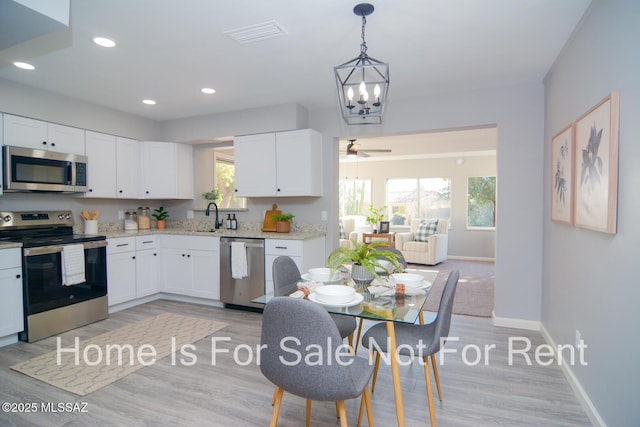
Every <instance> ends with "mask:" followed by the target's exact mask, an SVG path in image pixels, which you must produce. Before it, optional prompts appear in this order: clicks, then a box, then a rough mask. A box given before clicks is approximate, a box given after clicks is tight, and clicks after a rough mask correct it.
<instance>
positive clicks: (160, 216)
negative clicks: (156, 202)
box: [151, 206, 169, 230]
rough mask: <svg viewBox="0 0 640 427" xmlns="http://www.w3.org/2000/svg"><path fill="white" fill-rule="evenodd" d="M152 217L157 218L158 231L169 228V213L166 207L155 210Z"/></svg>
mask: <svg viewBox="0 0 640 427" xmlns="http://www.w3.org/2000/svg"><path fill="white" fill-rule="evenodd" d="M151 216H152V217H154V218H155V220H156V227H157V228H158V230H162V229H164V228H166V227H167V223H166V219H167V217H168V216H169V212H167V211H166V210H165V209H164V207H162V206H160V207H159V208H158V209H154V210H153V213H152V214H151Z"/></svg>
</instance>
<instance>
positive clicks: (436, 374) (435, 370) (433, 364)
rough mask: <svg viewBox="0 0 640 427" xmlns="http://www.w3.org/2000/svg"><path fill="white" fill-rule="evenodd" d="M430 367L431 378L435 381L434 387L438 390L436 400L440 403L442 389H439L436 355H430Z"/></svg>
mask: <svg viewBox="0 0 640 427" xmlns="http://www.w3.org/2000/svg"><path fill="white" fill-rule="evenodd" d="M431 367H432V368H433V376H434V377H435V379H436V387H437V388H438V399H440V402H442V389H440V375H438V364H437V363H436V355H435V354H432V355H431Z"/></svg>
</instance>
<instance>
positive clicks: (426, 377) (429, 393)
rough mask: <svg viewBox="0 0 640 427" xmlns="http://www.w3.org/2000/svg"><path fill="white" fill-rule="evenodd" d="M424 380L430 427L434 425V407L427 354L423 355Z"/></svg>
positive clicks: (434, 426)
mask: <svg viewBox="0 0 640 427" xmlns="http://www.w3.org/2000/svg"><path fill="white" fill-rule="evenodd" d="M422 360H424V381H425V382H426V383H427V400H428V401H429V419H430V421H431V427H436V408H435V406H434V404H433V390H432V389H431V375H430V374H429V356H424V357H423V358H422Z"/></svg>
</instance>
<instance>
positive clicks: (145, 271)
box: [107, 235, 160, 306]
mask: <svg viewBox="0 0 640 427" xmlns="http://www.w3.org/2000/svg"><path fill="white" fill-rule="evenodd" d="M158 240H159V239H158V236H155V235H148V236H147V235H145V236H135V237H134V236H131V237H116V238H112V239H108V243H109V244H108V246H107V290H108V295H109V305H110V306H112V305H115V304H120V303H123V302H127V301H131V300H133V299H136V298H142V297H145V296H148V295H152V294H155V293H157V292H159V291H160V277H159V272H158V270H159V264H160V257H159V244H158Z"/></svg>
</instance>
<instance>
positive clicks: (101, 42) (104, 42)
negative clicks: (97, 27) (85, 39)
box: [93, 37, 116, 47]
mask: <svg viewBox="0 0 640 427" xmlns="http://www.w3.org/2000/svg"><path fill="white" fill-rule="evenodd" d="M93 42H94V43H95V44H97V45H98V46H102V47H114V46H115V45H116V42H114V41H113V40H111V39H108V38H105V37H94V38H93Z"/></svg>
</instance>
